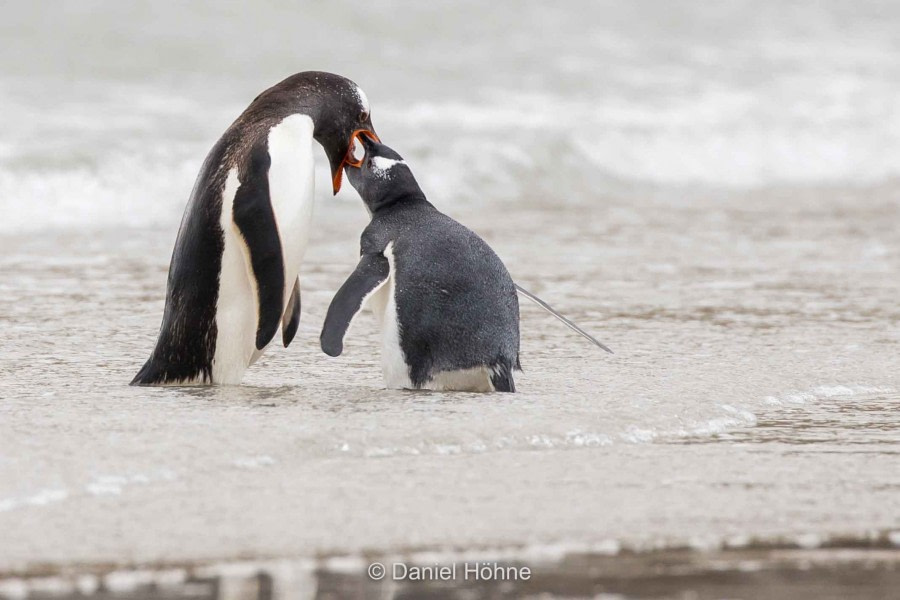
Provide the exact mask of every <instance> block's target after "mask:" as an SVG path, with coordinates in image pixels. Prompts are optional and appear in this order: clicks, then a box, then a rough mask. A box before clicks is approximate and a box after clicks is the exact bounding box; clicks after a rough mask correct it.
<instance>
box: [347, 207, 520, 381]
mask: <svg viewBox="0 0 900 600" xmlns="http://www.w3.org/2000/svg"><path fill="white" fill-rule="evenodd" d="M367 238H368V239H367ZM388 242H392V243H393V246H392V252H393V256H394V271H393V273H392V275H393V277H394V278H395V279H394V281H395V298H396V302H397V313H398V318H399V321H400V343H401V349H402V350H403V353H404V355H405V357H406V361H407V364H408V365H409V366H410V378H411V379H412V383H413V384H414V385H415V386H417V387H418V386H421V385H422V384H423V383H424V382H426V381H427V380H428V379H430V377H431V376H433V375H434V374H436V373H438V372H441V371H454V370H459V369H468V368H473V367H477V366H481V365H488V366H490V367H493V369H494V372H495V375H494V385H495V387H496V388H497V389H498V390H499V389H503V388H507V387H509V388H511V387H512V377H511V371H512V369H513V368H518V367H519V360H518V356H519V302H518V297H517V295H516V289H515V286H514V284H513V281H512V278H511V277H510V275H509V272H508V271H507V270H506V267H505V266H504V265H503V262H502V261H501V260H500V258H499V257H498V256H497V255H496V253H494V251H493V250H492V249H491V248H490V246H488V245H487V243H486V242H485V241H484V240H482V239H481V238H480V237H478V235H476V234H475V233H474V232H472V231H471V230H469V229H468V228H466V227H464V226H463V225H461V224H460V223H458V222H457V221H454V220H453V219H451V218H450V217H448V216H446V215H444V214H443V213H441V212H439V211H438V210H437V209H436V208H434V206H432V205H431V204H430V203H429V202H427V201H426V200H424V199H415V200H410V201H406V202H398V203H397V204H394V205H393V206H390V207H386V208H384V209H382V210H379V211H377V212H376V214H375V215H374V217H373V220H372V222H371V223H370V225H369V227H368V228H367V229H366V232H365V233H364V234H363V247H364V250H365V247H366V245H367V243H370V244H375V245H377V246H378V247H379V250H380V249H383V248H384V247H385V246H386V245H387V243H388ZM509 391H512V390H509Z"/></svg>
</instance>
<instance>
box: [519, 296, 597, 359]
mask: <svg viewBox="0 0 900 600" xmlns="http://www.w3.org/2000/svg"><path fill="white" fill-rule="evenodd" d="M514 285H515V286H516V290H518V292H519V293H520V294H522V295H523V296H525V297H526V298H528V299H529V300H531V301H532V302H534V303H535V304H537V305H538V306H540V307H541V308H543V309H544V310H546V311H547V312H548V313H550V314H551V315H553V316H554V317H556V318H557V319H559V320H560V321H561V322H562V324H563V325H565V326H566V327H568V328H569V329H571V330H572V331H574V332H575V333H577V334H578V335H580V336H581V337H583V338H584V339H586V340H588V341H589V342H591V343H592V344H594V345H595V346H597V347H598V348H602V349H603V350H606V351H607V352H609V353H610V354H612V353H613V351H612V350H610V349H609V348H607V347H606V346H604V345H603V344H601V343H600V342H598V341H597V338H595V337H594V336H592V335H591V334H589V333H588V332H587V331H585V330H584V329H582V328H581V327H579V326H578V325H576V324H575V323H573V322H572V321H570V320H569V319H567V318H565V317H564V316H562V315H561V314H559V313H558V312H556V310H554V309H553V307H552V306H550V305H549V304H547V303H546V302H544V301H543V300H541V299H540V298H538V297H537V296H535V295H534V294H532V293H531V292H529V291H528V290H526V289H525V288H523V287H522V286H521V285H519V284H518V283H516V284H514Z"/></svg>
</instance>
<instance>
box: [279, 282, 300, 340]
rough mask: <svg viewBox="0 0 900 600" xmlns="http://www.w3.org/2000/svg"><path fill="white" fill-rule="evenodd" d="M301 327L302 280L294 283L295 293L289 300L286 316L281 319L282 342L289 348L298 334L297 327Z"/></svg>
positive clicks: (292, 293)
mask: <svg viewBox="0 0 900 600" xmlns="http://www.w3.org/2000/svg"><path fill="white" fill-rule="evenodd" d="M299 325H300V279H299V278H298V279H297V280H296V281H294V291H292V292H291V297H290V299H289V300H288V304H287V308H286V309H285V311H284V316H282V317H281V341H282V342H284V347H285V348H287V347H288V346H289V345H290V343H291V341H292V340H293V339H294V336H295V335H296V334H297V327H298V326H299Z"/></svg>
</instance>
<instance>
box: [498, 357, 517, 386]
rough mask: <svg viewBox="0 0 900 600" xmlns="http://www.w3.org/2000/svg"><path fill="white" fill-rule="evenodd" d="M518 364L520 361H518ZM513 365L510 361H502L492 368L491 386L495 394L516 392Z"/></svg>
mask: <svg viewBox="0 0 900 600" xmlns="http://www.w3.org/2000/svg"><path fill="white" fill-rule="evenodd" d="M516 362H517V363H518V359H517V360H516ZM512 371H513V365H512V363H511V362H509V361H505V360H501V361H500V362H498V363H497V364H495V365H493V366H492V367H491V384H493V386H494V391H495V392H515V391H516V382H515V381H513V375H512Z"/></svg>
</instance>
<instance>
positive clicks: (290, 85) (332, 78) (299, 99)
mask: <svg viewBox="0 0 900 600" xmlns="http://www.w3.org/2000/svg"><path fill="white" fill-rule="evenodd" d="M296 113H302V114H306V115H309V116H310V118H312V120H313V123H314V131H313V137H314V138H315V139H316V141H317V142H319V143H320V144H321V145H322V148H324V149H325V155H326V156H327V157H328V164H329V166H330V167H331V182H332V187H333V189H334V193H335V194H337V193H338V190H340V189H341V175H342V173H343V171H344V165H345V164H346V163H347V161H348V160H350V159H351V158H352V157H351V154H350V152H351V146H352V140H353V139H354V138H355V137H356V136H357V135H360V134H365V135H368V136H371V137H372V139H375V140H377V139H378V136H377V135H376V134H375V128H374V127H373V126H372V115H371V113H370V111H369V100H368V98H366V94H365V93H364V92H363V91H362V89H361V88H360V87H359V86H358V85H356V84H355V83H353V82H352V81H350V80H349V79H347V78H346V77H341V76H340V75H335V74H333V73H326V72H324V71H304V72H303V73H297V74H296V75H291V76H290V77H288V78H287V79H285V80H284V81H282V82H281V83H278V84H276V85H274V86H272V87H271V88H269V89H267V90H266V91H264V92H263V93H262V94H260V95H259V96H257V97H256V99H255V100H254V101H253V103H252V104H251V105H250V107H249V108H248V109H247V111H245V115H246V114H250V115H251V118H263V119H268V118H279V119H281V118H284V117H286V116H288V115H291V114H296Z"/></svg>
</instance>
